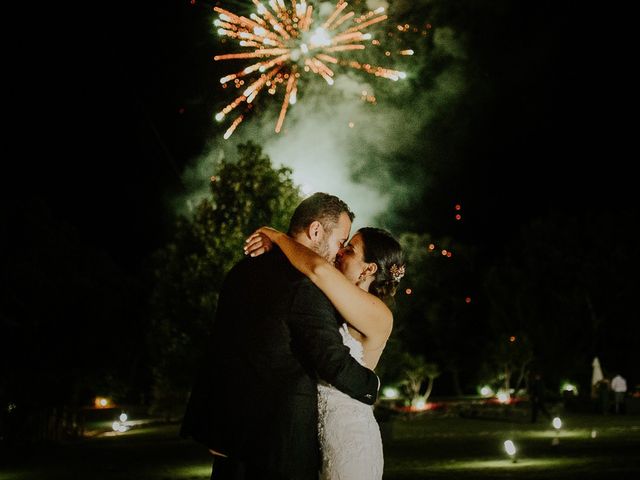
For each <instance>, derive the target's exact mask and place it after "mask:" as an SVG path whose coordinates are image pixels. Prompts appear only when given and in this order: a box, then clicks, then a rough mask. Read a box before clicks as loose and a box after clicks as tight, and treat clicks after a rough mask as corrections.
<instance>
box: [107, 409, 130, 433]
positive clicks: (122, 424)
mask: <svg viewBox="0 0 640 480" xmlns="http://www.w3.org/2000/svg"><path fill="white" fill-rule="evenodd" d="M128 418H129V417H128V416H127V414H126V413H124V412H122V413H121V414H120V417H119V419H120V420H116V421H114V422H113V423H112V424H111V428H112V429H113V431H114V432H119V433H124V432H126V431H127V430H129V429H130V428H131V427H130V425H127V419H128Z"/></svg>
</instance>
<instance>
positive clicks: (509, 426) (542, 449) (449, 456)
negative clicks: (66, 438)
mask: <svg viewBox="0 0 640 480" xmlns="http://www.w3.org/2000/svg"><path fill="white" fill-rule="evenodd" d="M563 421H564V426H563V428H562V430H561V431H560V433H559V434H558V433H556V432H555V431H554V429H553V428H552V427H551V426H550V425H547V422H546V421H545V422H544V424H543V422H540V423H538V424H535V425H532V424H530V423H527V422H526V418H525V417H522V416H521V417H517V418H513V419H506V420H505V419H499V418H493V419H491V418H484V419H483V418H461V417H459V416H444V415H437V414H429V415H423V416H421V417H416V418H411V419H407V418H395V419H394V420H393V421H391V422H389V423H388V424H386V425H384V426H383V436H384V448H385V476H384V478H385V480H400V479H423V478H424V479H426V478H429V479H431V478H452V479H459V478H461V479H472V478H473V479H476V478H480V479H489V478H519V479H520V478H522V479H543V478H544V479H547V478H563V479H566V478H572V479H578V478H580V479H585V478H588V479H596V478H601V479H604V478H607V479H608V478H617V479H621V478H634V477H635V478H640V415H622V416H613V415H609V416H601V415H571V416H566V417H565V418H564V419H563ZM177 431H178V426H177V425H154V426H139V427H136V428H133V429H132V430H130V431H128V432H126V433H118V434H115V433H108V434H101V435H96V436H94V437H93V438H87V439H83V440H79V441H75V442H68V443H64V444H58V445H50V446H37V447H33V448H30V449H21V450H20V451H13V452H0V453H3V454H5V456H6V454H9V455H8V458H4V459H3V460H2V463H0V480H38V479H61V480H62V479H65V480H72V479H82V480H85V479H86V480H103V479H113V480H123V479H136V480H146V479H148V480H169V479H175V480H201V479H207V478H209V475H210V471H211V465H210V457H209V454H208V452H206V450H205V449H204V448H203V447H200V446H199V445H197V444H195V443H193V442H191V441H185V440H181V439H180V438H178V436H177ZM507 439H510V440H512V441H513V442H514V443H515V444H516V446H517V448H518V457H517V461H516V462H515V463H514V462H512V461H511V460H510V459H509V458H507V455H506V454H505V452H504V448H503V442H504V441H505V440H507ZM554 439H556V440H555V441H554Z"/></svg>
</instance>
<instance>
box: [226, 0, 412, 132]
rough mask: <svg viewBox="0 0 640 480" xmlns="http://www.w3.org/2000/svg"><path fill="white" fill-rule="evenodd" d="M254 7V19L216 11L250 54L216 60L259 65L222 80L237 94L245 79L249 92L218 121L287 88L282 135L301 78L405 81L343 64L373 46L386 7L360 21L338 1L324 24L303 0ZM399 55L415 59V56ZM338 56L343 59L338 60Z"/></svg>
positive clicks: (396, 74)
mask: <svg viewBox="0 0 640 480" xmlns="http://www.w3.org/2000/svg"><path fill="white" fill-rule="evenodd" d="M252 1H253V3H254V5H255V6H256V7H257V11H256V13H252V14H251V15H249V18H246V17H244V16H240V15H236V14H235V13H232V12H230V11H229V10H225V9H223V8H220V7H215V8H214V10H215V11H216V12H217V13H218V14H219V18H218V19H216V20H215V21H214V25H215V26H216V27H218V33H219V34H220V35H222V36H226V37H229V38H232V39H234V40H237V41H238V42H239V45H240V46H241V47H244V48H246V49H248V50H246V51H244V52H242V53H229V54H224V55H216V56H215V57H214V60H216V61H220V60H236V59H243V60H244V59H258V61H257V62H256V63H253V64H251V65H249V66H248V67H246V68H244V69H243V70H241V71H239V72H237V73H233V74H230V75H227V76H225V77H222V78H221V79H220V83H222V84H223V85H226V84H227V83H228V82H231V81H233V82H234V83H235V86H236V88H244V83H245V79H244V78H243V77H246V81H247V83H248V86H247V87H246V88H244V90H243V92H242V94H241V95H240V96H238V97H237V98H235V99H234V100H233V101H232V102H231V103H229V104H228V105H227V106H226V107H224V108H223V109H222V110H221V111H220V112H218V114H217V115H216V120H218V121H222V120H223V119H224V118H225V116H227V115H228V114H229V113H231V112H232V111H233V110H235V109H236V108H238V107H239V106H240V105H242V104H243V103H246V104H247V105H250V104H251V103H252V102H253V101H254V100H255V98H256V97H257V96H258V95H259V94H260V93H261V92H262V91H263V90H264V89H265V88H266V89H267V91H268V92H269V93H270V94H271V95H275V94H276V92H277V91H278V89H279V88H284V99H283V101H282V106H281V108H280V115H279V116H278V120H277V122H276V128H275V131H276V133H279V132H280V130H281V129H282V125H283V123H284V119H285V117H286V115H287V110H288V108H289V105H293V104H295V103H296V100H297V94H298V84H299V80H300V77H301V75H303V74H304V73H311V74H315V75H319V76H320V77H322V78H323V79H324V80H325V81H326V82H327V83H328V84H329V85H333V83H334V80H333V78H334V76H335V73H334V71H333V70H332V68H331V67H329V65H341V66H345V67H349V68H353V69H357V70H362V71H364V72H366V73H369V74H371V75H375V76H378V77H383V78H387V79H389V80H394V81H395V80H399V79H401V78H405V76H406V75H405V73H404V72H401V71H398V70H391V69H387V68H383V67H379V66H373V65H371V64H368V63H364V64H361V63H359V62H357V61H355V60H353V59H349V58H344V55H348V54H349V52H353V51H356V50H364V49H365V48H366V44H365V42H367V41H369V40H371V39H372V35H371V34H370V33H365V30H366V29H367V28H368V27H370V26H371V25H374V24H377V23H380V22H383V21H385V20H386V19H387V15H385V14H384V8H383V7H381V8H378V9H376V10H372V11H369V12H367V13H365V14H364V15H361V16H356V14H355V12H354V11H353V10H351V11H348V12H347V11H346V10H347V7H348V3H347V2H346V1H344V0H338V2H337V4H336V5H335V8H334V9H333V11H332V12H331V14H329V15H328V16H327V17H326V18H320V16H319V15H315V14H314V13H315V12H314V8H313V5H307V3H306V0H301V2H300V3H298V2H297V0H291V1H289V2H287V3H285V1H284V0H270V1H269V2H268V5H269V7H270V8H268V7H266V6H265V5H264V4H262V3H261V2H260V1H259V0H252ZM374 42H377V41H374ZM376 44H379V42H377V43H376ZM409 52H410V53H409ZM400 53H401V54H403V55H411V54H413V51H412V50H406V51H403V52H400ZM339 56H340V57H342V58H338V57H339ZM243 119H244V115H243V114H240V115H238V116H237V117H236V118H235V120H234V121H233V123H232V124H231V126H230V127H229V128H228V129H227V131H226V133H225V134H224V138H225V139H228V138H229V137H230V136H231V135H232V134H233V132H234V130H235V129H236V128H237V127H238V125H239V124H240V123H241V122H242V120H243Z"/></svg>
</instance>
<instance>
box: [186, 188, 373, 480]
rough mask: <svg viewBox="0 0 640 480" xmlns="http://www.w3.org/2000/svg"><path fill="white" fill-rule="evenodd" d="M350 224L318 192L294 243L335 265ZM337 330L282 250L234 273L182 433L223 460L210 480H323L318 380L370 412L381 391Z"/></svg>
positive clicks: (295, 226)
mask: <svg viewBox="0 0 640 480" xmlns="http://www.w3.org/2000/svg"><path fill="white" fill-rule="evenodd" d="M353 216H354V215H353V213H352V212H351V211H350V210H349V208H348V206H347V205H346V204H345V203H344V202H342V201H341V200H340V199H338V198H337V197H335V196H332V195H328V194H325V193H316V194H314V195H312V196H311V197H309V198H307V199H306V200H304V201H303V202H302V203H301V204H300V205H299V206H298V207H297V209H296V211H295V212H294V214H293V217H292V219H291V224H290V227H289V234H290V235H291V236H292V237H293V238H295V239H296V240H297V241H298V242H300V243H302V244H303V245H305V246H307V247H309V248H311V249H312V250H314V251H316V252H317V253H318V254H320V255H322V256H323V257H324V258H326V259H327V260H328V261H330V262H333V261H334V260H335V256H336V253H337V252H338V250H339V248H340V247H341V246H342V245H343V244H344V243H345V242H346V241H347V239H348V237H349V232H350V230H351V222H352V220H353ZM338 326H339V318H338V314H337V312H336V310H335V308H334V307H333V306H332V305H331V303H330V302H329V300H328V299H327V298H326V297H325V296H324V294H323V293H322V292H321V291H320V290H319V289H318V288H317V287H315V286H314V285H313V284H312V283H311V282H310V281H309V280H308V279H307V278H306V277H305V276H303V275H302V274H301V273H300V272H298V271H297V270H296V269H294V268H293V267H292V266H291V264H290V263H289V261H288V260H287V259H286V257H285V256H284V255H283V254H282V252H280V251H279V250H278V249H277V248H274V250H273V251H271V252H270V253H268V254H265V255H261V256H259V257H257V258H246V259H244V260H242V261H241V262H239V263H238V264H236V265H235V266H234V267H233V268H232V269H231V271H230V272H229V273H228V274H227V277H226V279H225V282H224V285H223V287H222V290H221V292H220V297H219V299H218V310H217V313H216V318H215V321H214V325H213V328H212V335H211V342H210V349H209V351H208V353H207V361H206V364H205V365H203V368H202V371H201V372H200V375H199V377H198V380H197V382H196V385H195V386H194V388H193V391H192V393H191V397H190V399H189V403H188V405H187V410H186V413H185V417H184V420H183V424H182V430H181V434H182V435H183V436H185V437H192V438H194V439H195V440H197V441H199V442H201V443H204V444H205V445H206V446H207V447H208V448H209V449H210V450H211V451H212V452H215V454H217V456H216V457H215V460H214V466H213V471H212V478H215V479H216V480H218V479H254V478H255V479H257V478H260V479H269V480H270V479H273V480H275V479H278V480H280V479H295V480H307V479H308V480H317V478H318V471H319V468H320V462H321V458H320V452H319V445H318V431H317V430H318V405H317V380H318V379H322V380H324V381H326V382H328V383H330V384H332V385H333V386H335V387H336V388H338V389H339V390H342V391H343V392H344V393H346V394H348V395H349V396H351V397H353V398H355V399H357V400H360V401H362V402H364V403H366V404H369V405H372V404H373V403H374V402H375V400H376V397H377V392H378V388H379V383H380V382H379V380H378V377H377V376H376V375H375V374H374V373H373V372H372V371H371V370H369V369H367V368H365V367H363V366H361V365H360V364H359V363H358V362H357V361H356V360H354V359H353V358H352V357H351V355H350V354H349V350H348V348H347V347H345V346H344V345H343V343H342V337H341V336H340V334H339V333H338Z"/></svg>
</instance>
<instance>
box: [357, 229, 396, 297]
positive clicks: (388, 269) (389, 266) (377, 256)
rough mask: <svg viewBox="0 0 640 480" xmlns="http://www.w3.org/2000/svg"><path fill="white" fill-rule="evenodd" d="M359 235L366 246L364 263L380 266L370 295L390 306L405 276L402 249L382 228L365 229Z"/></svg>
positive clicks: (370, 287) (359, 231)
mask: <svg viewBox="0 0 640 480" xmlns="http://www.w3.org/2000/svg"><path fill="white" fill-rule="evenodd" d="M358 233H359V234H360V235H361V236H362V240H363V244H364V245H363V247H364V261H365V262H367V263H375V264H376V265H378V270H377V271H376V273H375V276H374V279H373V282H371V285H370V286H369V293H372V294H373V295H375V296H376V297H378V298H380V299H381V300H382V301H383V302H385V303H386V304H389V303H391V301H392V299H393V296H394V295H395V293H396V289H397V288H398V285H399V284H400V279H401V278H402V277H403V276H404V256H403V254H402V247H400V243H398V241H397V240H396V239H395V238H393V236H391V234H390V233H389V232H387V231H386V230H383V229H381V228H374V227H364V228H361V229H360V230H358Z"/></svg>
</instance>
